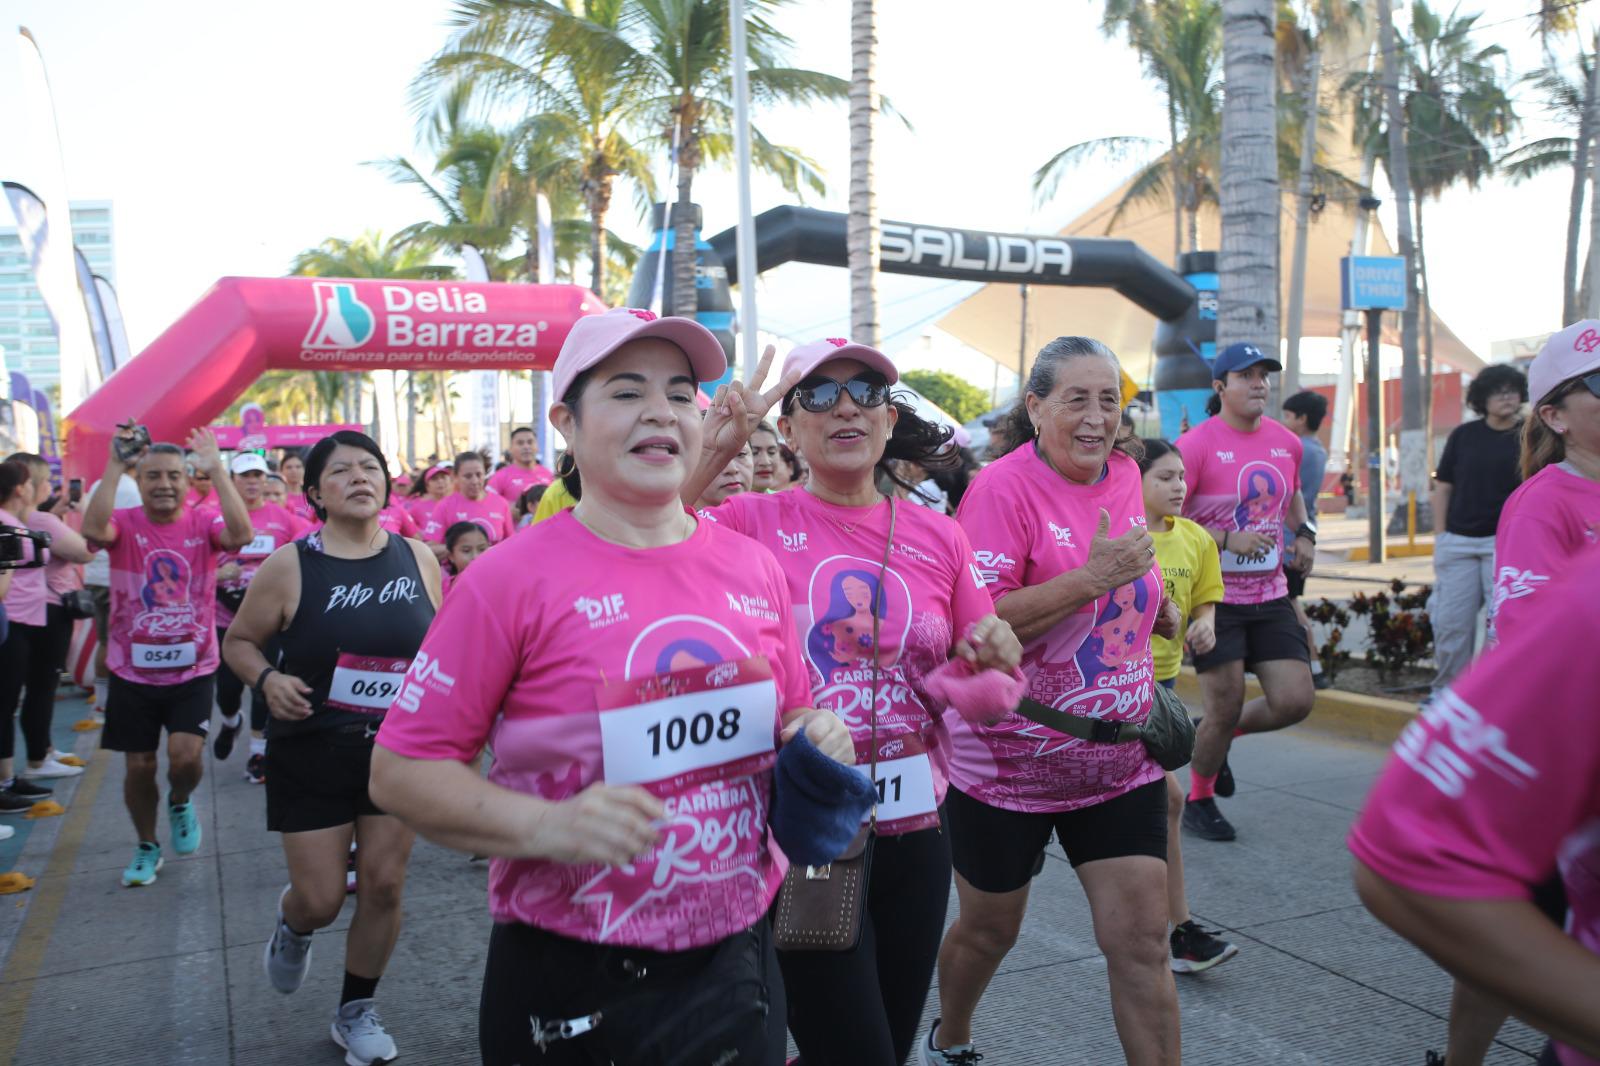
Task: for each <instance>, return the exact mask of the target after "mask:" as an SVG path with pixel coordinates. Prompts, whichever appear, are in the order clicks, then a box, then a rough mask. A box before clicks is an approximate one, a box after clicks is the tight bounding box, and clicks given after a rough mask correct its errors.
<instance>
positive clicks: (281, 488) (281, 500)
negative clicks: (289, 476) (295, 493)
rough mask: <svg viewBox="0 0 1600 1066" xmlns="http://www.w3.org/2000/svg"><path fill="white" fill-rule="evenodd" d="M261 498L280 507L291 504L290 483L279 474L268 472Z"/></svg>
mask: <svg viewBox="0 0 1600 1066" xmlns="http://www.w3.org/2000/svg"><path fill="white" fill-rule="evenodd" d="M261 498H262V499H264V500H266V501H267V502H268V503H275V504H277V505H278V506H279V507H287V506H289V503H288V500H289V483H288V482H287V481H285V480H283V478H282V477H281V476H280V475H278V474H268V475H267V483H266V484H265V485H263V486H262V487H261Z"/></svg>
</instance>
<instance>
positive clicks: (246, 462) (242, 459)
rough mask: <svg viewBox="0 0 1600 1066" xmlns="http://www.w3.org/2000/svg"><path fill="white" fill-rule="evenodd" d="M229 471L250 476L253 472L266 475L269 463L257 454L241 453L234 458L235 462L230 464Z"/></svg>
mask: <svg viewBox="0 0 1600 1066" xmlns="http://www.w3.org/2000/svg"><path fill="white" fill-rule="evenodd" d="M228 469H229V470H230V471H232V472H233V473H235V474H248V473H250V471H252V470H254V471H256V472H258V473H262V474H265V473H266V472H267V461H266V460H265V459H263V458H261V456H259V455H257V454H256V453H255V452H240V453H239V454H238V455H235V456H234V457H233V462H231V463H229V464H228Z"/></svg>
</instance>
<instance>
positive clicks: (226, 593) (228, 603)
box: [217, 585, 247, 614]
mask: <svg viewBox="0 0 1600 1066" xmlns="http://www.w3.org/2000/svg"><path fill="white" fill-rule="evenodd" d="M246 591H247V590H245V589H225V588H223V587H222V586H221V585H218V586H217V602H218V603H220V604H222V606H224V607H226V608H227V609H228V610H230V611H232V612H233V613H234V614H238V613H239V608H240V607H242V606H244V594H245V592H246Z"/></svg>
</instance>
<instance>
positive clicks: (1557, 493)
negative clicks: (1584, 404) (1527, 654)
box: [1490, 463, 1600, 640]
mask: <svg viewBox="0 0 1600 1066" xmlns="http://www.w3.org/2000/svg"><path fill="white" fill-rule="evenodd" d="M1596 545H1600V481H1590V480H1589V479H1588V478H1586V477H1584V476H1582V475H1581V474H1575V473H1573V472H1572V471H1571V470H1568V469H1566V468H1565V467H1564V466H1563V465H1562V464H1560V463H1553V464H1551V465H1550V466H1547V467H1545V468H1544V469H1543V470H1541V471H1539V472H1538V473H1537V474H1535V475H1533V476H1532V477H1531V478H1529V479H1528V480H1527V481H1524V482H1523V483H1522V484H1521V485H1519V486H1517V491H1515V492H1513V493H1512V494H1511V495H1510V496H1509V497H1507V499H1506V505H1505V507H1504V508H1502V509H1501V511H1500V524H1499V526H1498V527H1496V529H1495V534H1494V575H1495V576H1494V596H1493V599H1492V600H1491V604H1492V608H1493V609H1492V611H1491V619H1490V624H1491V627H1492V630H1493V633H1494V639H1496V640H1502V639H1504V638H1505V635H1506V634H1507V633H1511V632H1514V631H1515V630H1516V629H1518V628H1519V627H1521V626H1525V625H1528V624H1530V623H1531V622H1532V620H1533V618H1534V616H1536V615H1537V614H1538V613H1539V611H1538V607H1539V606H1540V605H1541V604H1540V600H1541V599H1542V597H1540V596H1539V592H1540V590H1541V589H1543V588H1544V587H1545V585H1546V584H1547V583H1549V582H1551V581H1556V580H1558V579H1560V577H1561V576H1562V575H1563V574H1565V573H1566V572H1567V571H1569V570H1571V569H1572V568H1573V567H1575V566H1576V565H1577V563H1578V559H1577V556H1579V555H1580V554H1583V555H1587V554H1588V553H1590V552H1592V551H1593V550H1594V548H1595V546H1596Z"/></svg>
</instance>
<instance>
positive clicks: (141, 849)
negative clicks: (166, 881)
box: [122, 840, 161, 888]
mask: <svg viewBox="0 0 1600 1066" xmlns="http://www.w3.org/2000/svg"><path fill="white" fill-rule="evenodd" d="M160 869H161V845H160V844H152V843H150V842H149V841H148V840H141V841H139V846H138V847H137V848H136V849H134V852H133V861H132V862H130V863H129V864H128V868H127V869H126V870H124V871H122V887H124V888H137V887H139V886H140V885H153V884H155V883H156V871H157V870H160Z"/></svg>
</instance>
